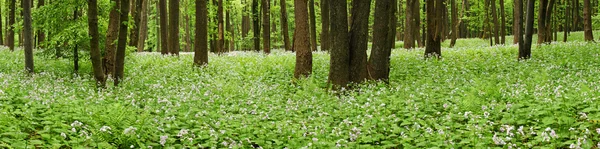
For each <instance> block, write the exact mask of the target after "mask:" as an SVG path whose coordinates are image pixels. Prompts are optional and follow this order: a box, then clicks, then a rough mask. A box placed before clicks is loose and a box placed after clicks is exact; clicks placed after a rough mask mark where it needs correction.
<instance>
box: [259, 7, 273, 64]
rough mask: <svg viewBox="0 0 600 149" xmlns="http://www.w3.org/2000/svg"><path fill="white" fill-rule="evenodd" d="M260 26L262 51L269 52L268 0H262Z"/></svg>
mask: <svg viewBox="0 0 600 149" xmlns="http://www.w3.org/2000/svg"><path fill="white" fill-rule="evenodd" d="M261 6H262V27H263V35H262V36H263V51H264V52H265V53H266V54H269V53H271V33H270V32H269V31H270V29H271V26H270V25H271V16H270V13H271V8H270V7H271V5H270V0H262V4H261Z"/></svg>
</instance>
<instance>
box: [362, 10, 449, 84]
mask: <svg viewBox="0 0 600 149" xmlns="http://www.w3.org/2000/svg"><path fill="white" fill-rule="evenodd" d="M392 1H395V0H376V1H375V22H374V24H373V48H372V50H371V57H370V58H369V64H368V65H369V67H368V68H369V75H370V78H371V79H373V80H380V81H386V82H387V80H389V74H390V54H391V52H392V50H391V49H392V47H391V46H392V44H391V43H390V41H391V40H389V38H390V37H393V36H389V35H388V34H392V33H391V32H390V30H391V29H390V28H391V26H390V21H391V18H390V17H393V15H394V10H395V9H393V8H392V7H395V5H394V4H395V3H394V2H392ZM440 17H441V15H440ZM428 23H429V22H428ZM440 31H441V30H440Z"/></svg>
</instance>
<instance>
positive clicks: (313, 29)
mask: <svg viewBox="0 0 600 149" xmlns="http://www.w3.org/2000/svg"><path fill="white" fill-rule="evenodd" d="M308 14H309V15H310V16H309V18H310V49H312V50H313V51H317V21H316V19H315V18H316V16H315V0H308Z"/></svg>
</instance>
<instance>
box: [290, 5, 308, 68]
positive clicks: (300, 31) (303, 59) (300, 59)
mask: <svg viewBox="0 0 600 149" xmlns="http://www.w3.org/2000/svg"><path fill="white" fill-rule="evenodd" d="M307 4H308V3H307V0H294V6H295V7H296V8H295V9H294V14H295V16H296V19H295V20H294V23H295V24H296V30H295V33H294V50H295V51H296V66H295V69H294V78H296V79H299V78H303V77H308V76H309V75H310V74H311V73H312V52H311V51H310V41H309V40H310V39H309V38H310V35H309V33H310V31H309V24H308V6H307Z"/></svg>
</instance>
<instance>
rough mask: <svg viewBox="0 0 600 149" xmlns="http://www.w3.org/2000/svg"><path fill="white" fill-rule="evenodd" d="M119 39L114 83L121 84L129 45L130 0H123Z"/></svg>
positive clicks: (120, 11) (120, 12)
mask: <svg viewBox="0 0 600 149" xmlns="http://www.w3.org/2000/svg"><path fill="white" fill-rule="evenodd" d="M119 14H120V16H119V22H121V23H120V24H119V39H118V43H117V44H118V45H117V54H116V65H115V74H114V80H115V82H114V84H115V86H119V82H121V79H123V70H124V67H125V48H126V47H127V24H128V23H129V17H127V15H128V14H129V0H121V7H120V10H119Z"/></svg>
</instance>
